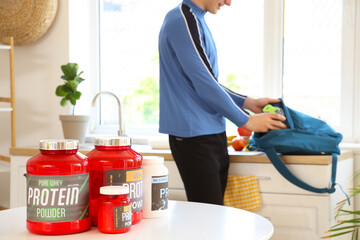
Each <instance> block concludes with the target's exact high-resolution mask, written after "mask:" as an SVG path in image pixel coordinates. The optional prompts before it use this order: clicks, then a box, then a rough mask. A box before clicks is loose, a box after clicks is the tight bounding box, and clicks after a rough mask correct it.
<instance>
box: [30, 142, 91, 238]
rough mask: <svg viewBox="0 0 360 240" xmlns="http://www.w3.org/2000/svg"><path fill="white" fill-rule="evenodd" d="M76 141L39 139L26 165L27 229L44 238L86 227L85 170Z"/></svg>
mask: <svg viewBox="0 0 360 240" xmlns="http://www.w3.org/2000/svg"><path fill="white" fill-rule="evenodd" d="M78 148H79V141H78V140H41V141H40V154H38V155H36V156H34V157H32V158H30V159H29V160H28V162H27V164H26V171H27V174H26V178H27V184H26V186H27V224H26V226H27V229H28V230H29V231H30V232H33V233H37V234H46V235H59V234H71V233H77V232H82V231H85V230H87V229H89V227H90V217H89V210H88V205H89V167H88V161H87V157H86V156H84V155H83V154H81V153H78V152H77V151H78Z"/></svg>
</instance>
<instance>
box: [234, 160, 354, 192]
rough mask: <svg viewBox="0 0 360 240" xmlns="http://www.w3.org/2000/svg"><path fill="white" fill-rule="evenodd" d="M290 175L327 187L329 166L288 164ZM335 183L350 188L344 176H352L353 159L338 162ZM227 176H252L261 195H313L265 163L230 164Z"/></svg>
mask: <svg viewBox="0 0 360 240" xmlns="http://www.w3.org/2000/svg"><path fill="white" fill-rule="evenodd" d="M287 166H288V168H289V169H290V170H291V171H292V173H293V174H294V175H295V176H297V177H298V178H299V179H301V180H303V181H304V182H306V183H308V184H310V185H312V186H314V187H318V188H324V187H329V184H330V176H331V165H303V164H288V165H287ZM340 171H341V174H337V179H336V182H338V183H340V184H341V185H342V187H343V189H348V188H350V187H352V181H351V179H350V178H349V179H345V178H344V176H351V175H352V174H353V159H352V158H349V159H346V160H342V161H340V162H338V170H337V172H338V173H339V172H340ZM229 175H243V176H249V175H254V176H256V177H257V178H258V180H259V181H258V183H259V190H260V192H261V193H291V194H304V195H314V194H315V193H313V192H309V191H306V190H303V189H301V188H299V187H297V186H295V185H293V184H292V183H290V182H289V181H288V180H286V179H285V178H284V177H283V176H282V175H281V174H280V173H279V172H278V171H277V170H276V169H275V167H274V166H273V165H272V164H267V163H230V169H229Z"/></svg>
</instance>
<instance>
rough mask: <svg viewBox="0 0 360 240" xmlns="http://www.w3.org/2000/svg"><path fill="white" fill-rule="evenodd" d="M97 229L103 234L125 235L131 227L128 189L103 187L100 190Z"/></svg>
mask: <svg viewBox="0 0 360 240" xmlns="http://www.w3.org/2000/svg"><path fill="white" fill-rule="evenodd" d="M100 194H101V197H100V198H99V201H98V207H99V212H98V225H97V227H98V229H99V231H100V232H103V233H125V232H128V231H130V227H131V200H130V198H129V196H128V194H129V188H127V187H124V186H105V187H101V188H100Z"/></svg>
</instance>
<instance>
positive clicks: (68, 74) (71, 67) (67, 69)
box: [61, 63, 79, 80]
mask: <svg viewBox="0 0 360 240" xmlns="http://www.w3.org/2000/svg"><path fill="white" fill-rule="evenodd" d="M78 69H79V65H78V64H77V63H68V64H66V65H62V66H61V70H62V72H63V73H64V76H65V78H66V80H73V79H74V78H75V77H76V75H77V71H78ZM63 79H64V78H63Z"/></svg>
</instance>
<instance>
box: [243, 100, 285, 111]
mask: <svg viewBox="0 0 360 240" xmlns="http://www.w3.org/2000/svg"><path fill="white" fill-rule="evenodd" d="M278 102H281V100H280V99H274V98H257V99H254V98H250V97H247V98H246V99H245V102H244V105H243V107H244V108H245V109H249V110H250V111H252V112H253V113H262V112H263V111H262V110H263V108H264V107H265V106H266V105H268V104H270V103H278Z"/></svg>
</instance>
